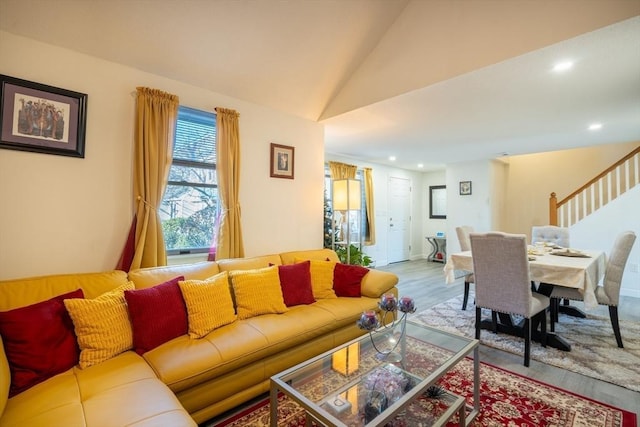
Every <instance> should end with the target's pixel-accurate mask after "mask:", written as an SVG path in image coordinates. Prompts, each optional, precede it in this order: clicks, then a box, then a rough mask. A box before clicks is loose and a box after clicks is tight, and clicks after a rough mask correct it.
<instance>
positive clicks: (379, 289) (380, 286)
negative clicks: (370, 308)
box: [360, 269, 398, 298]
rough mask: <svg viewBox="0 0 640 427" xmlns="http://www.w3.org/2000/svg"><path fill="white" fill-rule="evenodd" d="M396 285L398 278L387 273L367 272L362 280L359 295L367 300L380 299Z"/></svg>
mask: <svg viewBox="0 0 640 427" xmlns="http://www.w3.org/2000/svg"><path fill="white" fill-rule="evenodd" d="M397 284H398V276H396V275H395V274H393V273H389V272H388V271H382V270H375V269H372V270H369V272H368V273H367V274H365V275H364V277H363V278H362V283H361V284H360V286H361V290H360V294H361V295H362V296H365V297H369V298H380V297H381V296H382V295H383V294H385V293H386V292H388V291H390V290H391V289H392V288H393V287H394V286H395V285H397Z"/></svg>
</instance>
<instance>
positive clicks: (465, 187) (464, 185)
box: [460, 181, 471, 196]
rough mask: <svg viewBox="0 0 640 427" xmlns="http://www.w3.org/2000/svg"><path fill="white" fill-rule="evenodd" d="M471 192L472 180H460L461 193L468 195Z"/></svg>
mask: <svg viewBox="0 0 640 427" xmlns="http://www.w3.org/2000/svg"><path fill="white" fill-rule="evenodd" d="M470 194H471V181H460V195H461V196H468V195H470Z"/></svg>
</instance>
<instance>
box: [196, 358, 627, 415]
mask: <svg viewBox="0 0 640 427" xmlns="http://www.w3.org/2000/svg"><path fill="white" fill-rule="evenodd" d="M480 366H481V368H480V378H481V381H480V382H481V386H480V407H481V409H480V415H479V416H478V417H477V418H476V420H475V421H474V423H473V424H472V425H473V426H514V427H515V426H517V427H525V426H527V427H528V426H531V427H533V426H535V427H539V426H572V427H578V426H594V427H595V426H603V427H616V426H620V427H635V426H636V415H635V414H633V413H631V412H628V411H625V410H622V409H618V408H615V407H612V406H609V405H606V404H602V403H599V402H596V401H593V400H591V399H588V398H586V397H582V396H579V395H577V394H574V393H571V392H569V391H566V390H562V389H560V388H557V387H554V386H551V385H548V384H544V383H542V382H539V381H536V380H532V379H530V378H526V377H523V376H521V375H518V374H515V373H513V372H509V371H506V370H503V369H501V368H497V367H495V366H492V365H489V364H485V363H481V365H480ZM472 382H473V361H472V360H470V359H465V360H463V361H462V362H460V363H459V364H458V365H457V366H456V368H455V369H454V370H452V371H451V372H449V373H448V374H447V375H445V376H444V377H443V378H442V379H441V381H440V384H439V385H440V386H441V387H444V388H446V389H447V390H450V391H451V392H453V393H456V394H458V395H461V396H464V397H465V398H466V399H467V402H468V403H469V404H473V392H472V386H471V384H472ZM442 411H444V409H443V405H442V404H441V403H439V400H438V399H437V398H432V397H427V396H425V395H423V396H421V397H420V398H419V399H418V401H417V402H415V403H414V404H412V405H411V406H410V407H409V408H408V409H407V410H406V411H405V412H404V413H402V414H401V416H399V417H398V418H397V419H396V420H395V421H394V422H393V423H391V424H390V425H392V426H412V427H413V426H416V427H419V426H423V425H431V421H432V420H433V417H434V416H437V415H438V414H439V413H441V412H442ZM204 425H205V426H206V427H241V426H252V427H254V426H255V427H260V426H268V425H269V399H268V398H265V399H264V400H263V401H260V402H259V403H257V404H255V405H254V406H252V407H249V408H245V409H244V410H242V411H240V412H238V413H236V414H234V415H232V416H230V417H229V418H227V419H226V420H224V421H219V422H217V423H212V424H204ZM304 425H305V412H304V410H302V408H301V407H300V406H298V404H296V403H295V402H293V401H292V400H290V399H287V398H286V397H285V396H282V397H281V398H280V400H279V403H278V426H286V427H302V426H304ZM314 425H315V424H314ZM455 425H458V420H457V415H456V416H454V418H452V419H451V420H450V422H449V423H448V424H447V426H455Z"/></svg>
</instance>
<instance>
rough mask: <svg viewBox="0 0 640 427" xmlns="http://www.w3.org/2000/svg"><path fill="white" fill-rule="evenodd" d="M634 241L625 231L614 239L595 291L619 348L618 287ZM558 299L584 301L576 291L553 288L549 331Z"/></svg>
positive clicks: (560, 287) (629, 233)
mask: <svg viewBox="0 0 640 427" xmlns="http://www.w3.org/2000/svg"><path fill="white" fill-rule="evenodd" d="M635 241H636V234H635V233H634V232H633V231H625V232H623V233H620V234H619V235H618V236H617V237H616V240H615V242H614V243H613V248H612V249H611V253H610V254H609V258H608V260H607V266H606V267H605V272H604V279H603V280H602V284H599V285H598V287H597V288H596V289H595V294H596V300H597V301H598V304H600V305H607V306H609V317H610V319H611V327H612V328H613V333H614V335H615V337H616V342H617V343H618V347H620V348H623V346H622V336H621V335H620V324H619V322H618V303H619V302H620V285H621V284H622V275H623V274H624V267H625V265H626V264H627V260H628V259H629V253H631V248H632V247H633V243H634V242H635ZM560 298H564V299H569V300H577V301H583V300H584V299H583V297H582V294H581V293H580V292H579V291H578V290H577V289H572V288H567V287H564V286H554V287H553V291H551V311H552V313H551V330H554V329H555V325H554V322H555V321H556V320H557V319H558V304H559V300H560Z"/></svg>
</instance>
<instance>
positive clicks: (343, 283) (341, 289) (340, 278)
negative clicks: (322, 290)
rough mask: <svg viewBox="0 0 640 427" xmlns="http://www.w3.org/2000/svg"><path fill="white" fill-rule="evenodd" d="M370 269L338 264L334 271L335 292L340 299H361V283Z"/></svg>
mask: <svg viewBox="0 0 640 427" xmlns="http://www.w3.org/2000/svg"><path fill="white" fill-rule="evenodd" d="M368 272H369V269H368V268H365V267H362V266H359V265H349V264H341V263H337V264H336V267H335V268H334V269H333V290H334V291H335V293H336V295H337V296H339V297H359V296H360V282H362V278H363V277H364V275H365V274H367V273H368Z"/></svg>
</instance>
